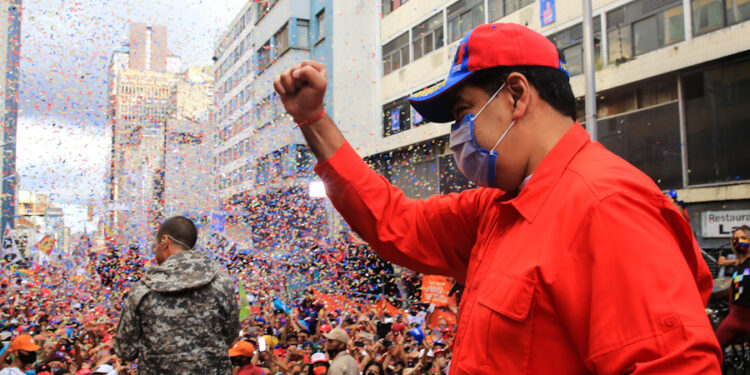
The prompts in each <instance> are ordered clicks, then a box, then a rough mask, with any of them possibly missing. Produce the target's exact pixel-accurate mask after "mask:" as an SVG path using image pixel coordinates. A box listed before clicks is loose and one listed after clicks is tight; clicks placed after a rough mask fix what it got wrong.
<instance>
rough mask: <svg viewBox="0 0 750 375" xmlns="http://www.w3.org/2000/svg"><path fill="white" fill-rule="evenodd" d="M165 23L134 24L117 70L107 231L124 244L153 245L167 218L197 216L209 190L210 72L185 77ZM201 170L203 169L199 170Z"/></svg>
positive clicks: (112, 83)
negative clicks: (169, 43)
mask: <svg viewBox="0 0 750 375" xmlns="http://www.w3.org/2000/svg"><path fill="white" fill-rule="evenodd" d="M166 40H167V37H166V29H165V28H164V27H163V26H153V27H149V26H145V25H143V24H132V25H131V29H130V38H129V42H128V44H127V45H123V46H121V47H119V48H118V49H116V50H115V51H114V52H113V54H112V59H111V62H110V67H109V103H108V104H109V108H108V121H109V124H110V126H111V129H112V146H111V152H110V170H109V178H108V189H109V191H108V193H109V194H108V195H109V196H108V198H109V202H108V210H107V219H106V222H107V226H108V228H107V233H109V234H110V236H111V240H112V241H113V242H114V243H115V244H116V245H119V246H122V245H132V244H135V245H139V246H141V247H145V246H148V243H149V241H150V240H151V239H152V237H153V234H154V230H155V229H156V227H157V226H158V223H159V222H160V221H162V220H163V219H164V218H165V217H167V215H174V214H184V215H188V216H197V215H198V213H199V212H201V211H202V210H203V209H204V205H210V204H211V203H210V202H211V199H210V197H201V198H198V196H196V195H195V194H198V193H201V192H206V191H208V190H209V189H208V188H207V186H211V181H212V178H211V176H210V174H208V173H206V172H207V170H210V168H211V164H210V159H211V158H210V157H209V158H208V159H209V160H203V158H204V157H205V155H210V151H208V150H210V149H211V143H212V142H211V141H210V140H211V139H212V137H211V135H210V134H209V133H210V129H211V128H210V126H209V116H208V111H209V109H210V108H211V106H212V104H213V77H212V76H213V74H212V72H211V69H210V68H207V67H192V68H189V69H187V70H186V71H184V72H181V73H180V69H181V63H180V61H179V58H178V57H175V56H173V55H172V54H171V53H170V52H169V51H168V49H167V46H166ZM197 166H199V167H197Z"/></svg>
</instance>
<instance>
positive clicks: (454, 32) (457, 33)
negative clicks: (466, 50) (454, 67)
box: [448, 17, 461, 43]
mask: <svg viewBox="0 0 750 375" xmlns="http://www.w3.org/2000/svg"><path fill="white" fill-rule="evenodd" d="M458 22H459V19H458V17H456V18H454V19H452V20H449V21H448V43H453V42H455V41H457V40H459V39H461V29H460V28H459V25H458Z"/></svg>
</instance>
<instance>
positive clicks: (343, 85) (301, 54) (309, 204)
mask: <svg viewBox="0 0 750 375" xmlns="http://www.w3.org/2000/svg"><path fill="white" fill-rule="evenodd" d="M370 8H372V9H370ZM339 15H344V16H339ZM378 20H379V17H378V16H377V9H375V5H374V2H353V1H346V0H322V1H319V0H314V1H296V0H295V1H293V0H271V1H265V2H251V3H248V4H247V5H245V7H244V8H243V9H242V10H241V11H240V13H239V14H238V15H237V17H236V18H235V19H234V21H233V22H232V23H231V25H230V27H229V28H228V31H227V32H226V33H225V34H224V35H223V36H222V38H221V39H220V40H219V42H218V44H217V47H216V53H215V56H216V58H217V60H216V64H215V66H216V92H217V101H216V102H217V112H216V116H215V123H216V126H217V130H218V138H219V139H218V140H219V142H220V145H221V146H220V147H219V148H218V150H217V154H216V158H217V165H219V166H221V167H220V171H219V172H220V175H219V177H218V185H219V192H220V195H221V199H222V203H223V205H224V208H225V211H226V212H230V213H231V214H230V217H229V218H228V225H227V226H226V228H227V232H228V233H229V234H230V236H232V239H234V240H235V241H238V242H240V243H242V244H250V243H252V244H253V246H254V247H255V248H258V249H278V250H280V251H284V249H285V248H286V247H290V246H296V245H297V244H296V243H297V242H298V240H299V239H303V238H314V237H319V236H321V235H327V234H330V232H331V230H332V225H330V219H329V218H330V216H332V215H328V214H327V210H330V209H331V208H330V207H328V206H326V204H325V201H324V200H319V199H316V198H315V197H311V196H310V193H309V186H310V183H311V181H313V180H314V177H313V175H312V165H313V160H312V156H311V155H310V153H309V151H308V150H307V147H306V145H305V144H304V140H303V139H302V136H301V135H300V133H299V130H297V129H295V124H294V122H293V121H292V119H291V118H289V117H288V116H287V115H286V112H285V111H284V108H283V106H282V104H281V102H280V100H279V97H278V95H276V93H275V92H274V91H273V84H272V82H273V80H274V78H275V77H277V76H278V75H279V74H281V72H283V71H284V70H285V69H287V68H289V67H291V66H293V65H294V64H298V63H300V62H301V61H302V60H305V59H314V60H316V61H319V62H321V63H323V64H324V65H325V66H326V69H327V72H328V76H327V78H328V84H329V90H328V91H327V92H326V96H325V106H326V111H327V113H328V115H329V116H331V117H332V118H333V119H334V120H337V122H338V123H339V124H341V126H342V130H343V131H344V134H346V135H347V137H348V138H349V140H350V142H351V143H352V144H353V145H354V146H355V147H356V148H357V149H358V150H363V149H364V147H365V145H366V144H368V143H369V142H371V141H372V140H374V139H375V134H371V132H370V131H365V129H368V130H369V129H370V128H371V126H372V124H373V123H375V122H376V121H377V114H376V113H373V112H372V108H373V107H375V106H376V105H377V100H376V99H377V94H376V92H377V85H376V82H375V77H376V76H375V72H376V68H377V66H378V64H379V63H378V61H377V60H376V59H375V58H373V56H375V53H376V52H377V51H376V46H377V43H376V41H377V39H376V35H377V33H376V30H377V28H378V22H379V21H378ZM269 223H274V224H273V225H270V224H269ZM233 228H234V229H233Z"/></svg>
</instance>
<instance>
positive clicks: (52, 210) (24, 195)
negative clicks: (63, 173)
mask: <svg viewBox="0 0 750 375" xmlns="http://www.w3.org/2000/svg"><path fill="white" fill-rule="evenodd" d="M14 221H15V225H14V229H13V236H14V238H15V240H16V244H17V246H18V250H19V252H20V253H21V254H22V255H23V256H25V257H29V256H32V255H33V254H32V253H31V252H30V249H31V248H32V247H34V246H35V245H37V244H39V243H40V241H42V239H43V238H45V236H47V237H49V238H51V239H54V242H52V243H50V245H52V249H55V250H57V251H58V252H59V251H62V250H64V248H63V245H64V244H65V240H66V238H69V237H70V233H69V232H70V228H68V227H66V226H65V221H64V216H63V210H62V208H60V207H57V206H56V205H55V204H54V203H53V202H52V201H50V199H49V196H48V195H47V194H41V193H34V192H31V191H27V190H18V191H17V204H16V212H15V220H14ZM66 231H67V234H66ZM66 236H67V237H66Z"/></svg>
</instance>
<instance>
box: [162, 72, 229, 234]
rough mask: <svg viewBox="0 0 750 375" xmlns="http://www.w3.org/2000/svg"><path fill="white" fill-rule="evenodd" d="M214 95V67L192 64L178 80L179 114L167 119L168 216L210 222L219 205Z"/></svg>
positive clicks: (166, 191)
mask: <svg viewBox="0 0 750 375" xmlns="http://www.w3.org/2000/svg"><path fill="white" fill-rule="evenodd" d="M213 94H214V73H213V67H209V66H192V67H189V68H188V69H187V70H186V71H185V72H184V73H183V74H182V75H181V78H180V80H179V81H178V82H177V89H176V92H175V95H176V97H175V105H176V108H175V115H174V116H172V117H170V118H169V119H168V120H167V129H168V136H167V141H166V142H167V143H166V156H167V159H166V160H167V164H166V176H165V177H166V178H165V186H164V188H165V196H164V204H165V212H166V214H165V215H164V216H165V217H171V216H175V215H183V216H187V217H191V218H194V219H197V220H198V221H200V222H206V220H207V218H206V217H205V216H206V215H207V214H208V213H209V212H211V211H213V210H215V209H216V207H217V205H218V194H217V191H216V186H215V185H214V183H213V182H214V177H213V176H214V175H215V168H214V164H213V161H214V159H213V154H214V152H215V150H216V143H215V142H213V140H214V137H215V134H214V132H212V131H211V126H210V124H211V118H210V114H209V111H210V109H211V108H212V107H213V104H214V103H213V97H214V96H213Z"/></svg>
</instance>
